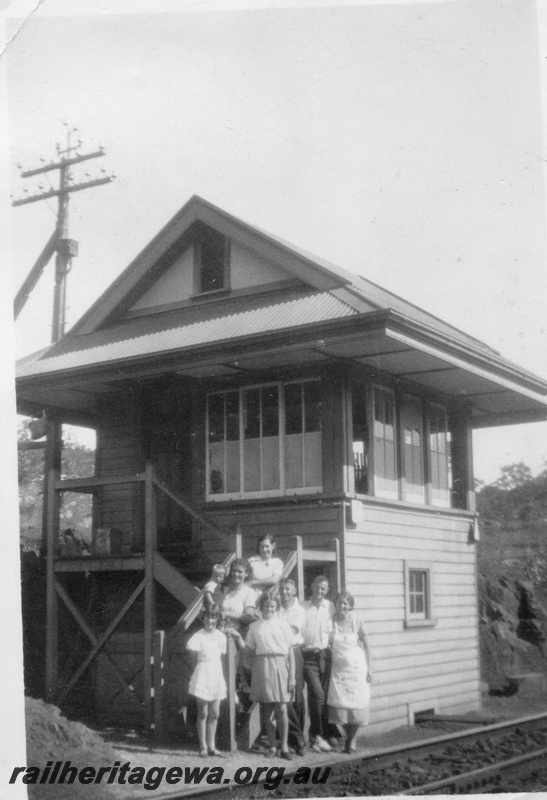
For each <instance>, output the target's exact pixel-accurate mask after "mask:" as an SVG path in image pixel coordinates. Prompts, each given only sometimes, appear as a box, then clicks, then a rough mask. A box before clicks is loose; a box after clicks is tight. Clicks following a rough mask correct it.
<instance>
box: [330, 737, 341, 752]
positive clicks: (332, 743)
mask: <svg viewBox="0 0 547 800" xmlns="http://www.w3.org/2000/svg"><path fill="white" fill-rule="evenodd" d="M329 744H330V746H331V747H332V748H334V749H335V750H336V748H337V747H338V745H339V744H340V742H339V741H338V739H337V738H336V736H331V737H330V738H329Z"/></svg>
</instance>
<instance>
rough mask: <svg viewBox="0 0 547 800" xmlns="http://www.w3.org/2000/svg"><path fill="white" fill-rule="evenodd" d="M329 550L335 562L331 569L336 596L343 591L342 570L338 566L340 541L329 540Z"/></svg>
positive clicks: (339, 565)
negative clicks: (332, 553)
mask: <svg viewBox="0 0 547 800" xmlns="http://www.w3.org/2000/svg"><path fill="white" fill-rule="evenodd" d="M330 547H331V550H332V551H333V552H334V555H335V559H336V560H335V562H334V565H333V569H332V573H333V575H332V580H333V583H334V586H335V589H336V594H338V592H341V591H343V589H342V570H341V564H340V541H339V540H338V539H331V542H330Z"/></svg>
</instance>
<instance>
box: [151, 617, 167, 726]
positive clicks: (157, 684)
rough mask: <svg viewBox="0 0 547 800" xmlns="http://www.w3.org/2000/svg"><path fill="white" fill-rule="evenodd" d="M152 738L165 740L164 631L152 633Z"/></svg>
mask: <svg viewBox="0 0 547 800" xmlns="http://www.w3.org/2000/svg"><path fill="white" fill-rule="evenodd" d="M153 651H154V738H155V739H156V741H157V742H161V741H164V739H165V718H164V714H163V687H164V685H165V662H164V656H165V631H155V632H154V648H153Z"/></svg>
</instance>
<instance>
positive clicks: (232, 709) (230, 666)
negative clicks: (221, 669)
mask: <svg viewBox="0 0 547 800" xmlns="http://www.w3.org/2000/svg"><path fill="white" fill-rule="evenodd" d="M226 639H227V642H226V645H227V647H226V664H227V670H226V671H227V678H228V680H227V684H228V737H229V739H230V753H235V752H236V751H237V740H236V710H237V706H236V645H235V642H234V640H233V639H232V637H231V636H227V637H226Z"/></svg>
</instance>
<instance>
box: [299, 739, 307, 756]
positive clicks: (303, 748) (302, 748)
mask: <svg viewBox="0 0 547 800" xmlns="http://www.w3.org/2000/svg"><path fill="white" fill-rule="evenodd" d="M307 752H308V745H307V744H306V742H302V744H299V745H298V746H297V748H296V755H297V756H305V755H306V753H307Z"/></svg>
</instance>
